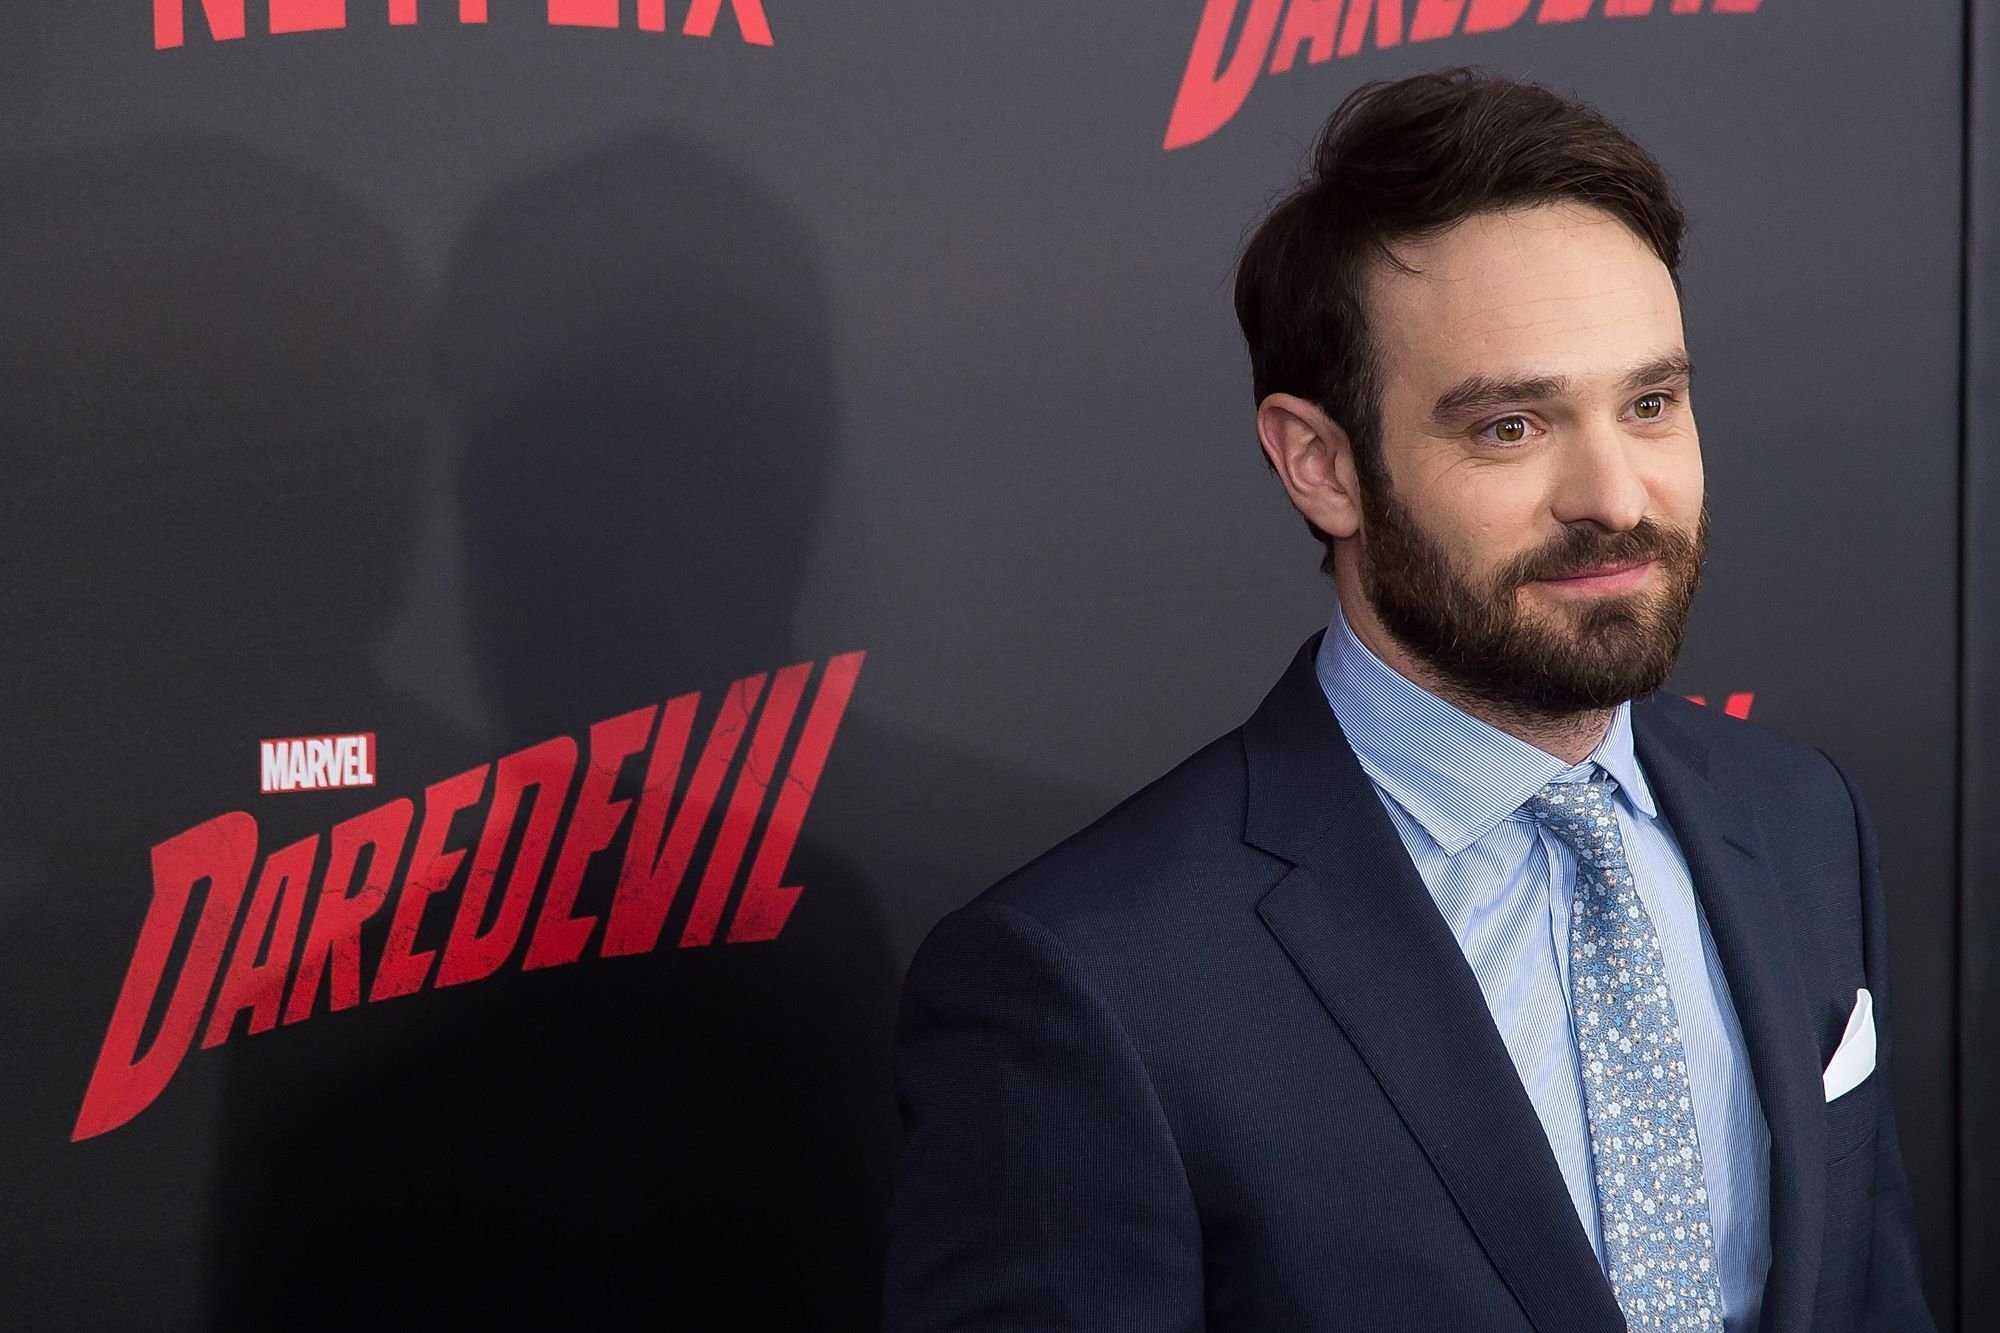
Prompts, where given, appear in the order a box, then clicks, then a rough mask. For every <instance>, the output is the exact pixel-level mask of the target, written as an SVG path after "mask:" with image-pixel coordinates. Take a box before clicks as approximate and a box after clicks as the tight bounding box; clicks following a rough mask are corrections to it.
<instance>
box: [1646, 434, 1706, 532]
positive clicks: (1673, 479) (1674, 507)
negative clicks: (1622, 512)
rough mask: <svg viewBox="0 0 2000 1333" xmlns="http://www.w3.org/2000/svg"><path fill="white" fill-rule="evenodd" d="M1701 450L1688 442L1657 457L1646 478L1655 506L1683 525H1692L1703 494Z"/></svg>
mask: <svg viewBox="0 0 2000 1333" xmlns="http://www.w3.org/2000/svg"><path fill="white" fill-rule="evenodd" d="M1703 485H1704V481H1703V474H1702V465H1701V450H1700V448H1699V447H1697V446H1696V445H1695V444H1694V443H1693V442H1692V441H1690V442H1689V443H1688V445H1687V446H1686V447H1685V448H1684V449H1679V450H1676V451H1674V452H1673V453H1672V454H1670V455H1667V456H1665V457H1663V458H1662V459H1661V460H1660V466H1659V467H1658V468H1656V469H1655V470H1654V472H1653V475H1652V477H1651V478H1650V479H1649V483H1648V489H1649V490H1650V491H1651V492H1652V494H1653V499H1654V503H1655V505H1656V506H1657V507H1658V508H1659V509H1660V510H1662V511H1663V512H1665V513H1666V514H1668V515H1670V516H1671V517H1673V519H1674V520H1675V521H1677V522H1679V523H1680V524H1682V525H1683V526H1690V527H1691V526H1693V524H1694V521H1695V519H1696V517H1697V516H1698V515H1699V514H1700V513H1701V501H1702V494H1703Z"/></svg>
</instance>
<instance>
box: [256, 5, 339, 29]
mask: <svg viewBox="0 0 2000 1333" xmlns="http://www.w3.org/2000/svg"><path fill="white" fill-rule="evenodd" d="M346 26H347V0H271V31H272V32H274V33H277V32H324V31H326V30H327V29H329V28H344V27H346Z"/></svg>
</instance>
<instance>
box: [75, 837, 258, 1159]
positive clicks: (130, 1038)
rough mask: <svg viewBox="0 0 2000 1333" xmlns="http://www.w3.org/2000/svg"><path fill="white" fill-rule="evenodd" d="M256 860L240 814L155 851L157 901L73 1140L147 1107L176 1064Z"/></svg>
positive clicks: (148, 912) (151, 906)
mask: <svg viewBox="0 0 2000 1333" xmlns="http://www.w3.org/2000/svg"><path fill="white" fill-rule="evenodd" d="M256 862H257V821H256V820H255V819H254V818H252V817H251V816H250V815H248V814H245V813H244V812H243V811H241V810H237V811H233V812H231V813H230V814H226V815H217V816H216V817H215V818H214V819H211V820H209V821H208V822H206V823H204V824H197V825H195V827H193V828H191V829H189V830H188V831H187V832H185V833H181V834H177V835H175V836H174V837H171V838H169V839H167V840H166V841H165V842H163V843H160V844H159V845H157V846H155V847H154V848H153V900H152V902H151V903H149V904H148V905H147V908H146V920H145V922H144V923H143V924H142V925H141V926H140V927H139V942H138V945H137V946H136V947H135V948H134V949H133V950H132V961H131V963H130V964H129V965H127V967H126V969H125V980H124V983H123V984H122V985H120V986H119V988H118V1001H117V1003H116V1004H115V1005H113V1006H112V1010H111V1024H110V1026H109V1027H108V1028H107V1029H106V1030H105V1033H104V1045H103V1046H102V1047H101V1048H100V1049H99V1050H98V1052H97V1064H96V1066H95V1067H94V1068H93V1069H92V1070H91V1073H90V1086H89V1087H88V1088H87V1089H86V1090H85V1091H84V1094H83V1106H82V1108H81V1109H80V1110H79V1111H78V1112H77V1117H76V1126H75V1128H74V1129H72V1130H71V1131H70V1141H71V1142H72V1143H74V1142H77V1141H79V1140H82V1139H88V1138H93V1137H95V1136H96V1135H99V1134H102V1133H104V1132H105V1131H106V1130H112V1129H116V1128H118V1126H120V1125H122V1124H124V1123H125V1122H126V1121H128V1120H130V1119H131V1118H132V1117H133V1116H135V1115H137V1114H139V1112H141V1111H143V1110H145V1109H146V1108H147V1107H148V1106H150V1105H151V1104H152V1102H153V1099H154V1098H156V1097H158V1096H159V1095H160V1092H161V1091H162V1090H163V1089H164V1088H165V1087H166V1086H167V1082H168V1080H170V1079H172V1078H173V1076H174V1071H175V1070H176V1069H179V1068H180V1063H181V1059H182V1057H183V1056H185V1055H186V1054H187V1049H188V1045H189V1044H190V1043H191V1042H192V1041H193V1040H194V1031H195V1028H196V1026H197V1025H198V1024H199V1023H200V1022H201V1011H202V1006H203V1005H205V1004H207V1003H208V992H209V989H210V987H211V986H213V985H214V983H215V973H216V970H217V969H218V968H219V967H220V966H221V965H222V953H223V950H224V949H225V948H227V947H228V945H229V930H230V927H231V926H233V925H234V924H235V922H236V909H237V907H239V906H240V905H241V904H242V902H243V890H244V888H245V887H246V886H247V885H248V884H249V882H250V871H251V868H252V867H253V866H255V864H256ZM203 880H206V881H208V892H207V894H206V895H205V897H204V898H203V901H202V906H201V919H200V920H199V921H198V922H196V924H195V930H194V938H193V939H192V940H191V941H190V942H189V944H188V952H187V958H186V960H185V961H184V962H182V964H181V971H180V976H179V977H178V978H177V979H176V980H175V982H174V990H173V995H172V997H171V998H170V999H169V1000H168V1001H167V1012H166V1016H165V1017H164V1018H163V1019H162V1020H161V1022H160V1030H159V1032H158V1033H156V1034H155V1035H154V1037H153V1045H152V1048H151V1049H150V1050H148V1051H147V1052H146V1053H145V1054H144V1055H143V1056H142V1055H140V1054H139V1037H140V1035H141V1033H142V1031H143V1029H144V1028H145V1025H146V1016H147V1015H148V1014H149V1013H150V1012H151V1011H152V1008H153V999H154V997H155V996H156V995H157V994H158V993H159V989H160V982H161V981H162V980H163V979H164V976H165V973H166V967H167V955H168V952H169V951H170V950H171V949H172V948H173V944H174V937H175V936H176V935H177V934H178V933H179V931H180V924H181V918H182V916H183V915H184V914H185V913H186V911H187V907H188V900H189V899H190V898H191V897H192V896H193V894H194V886H195V885H196V884H198V883H200V882H202V881H203Z"/></svg>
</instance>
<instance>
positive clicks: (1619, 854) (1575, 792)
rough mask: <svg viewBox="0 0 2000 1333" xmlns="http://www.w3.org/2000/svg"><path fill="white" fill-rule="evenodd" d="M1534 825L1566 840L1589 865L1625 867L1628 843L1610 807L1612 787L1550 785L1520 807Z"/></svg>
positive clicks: (1592, 783)
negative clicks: (1621, 835)
mask: <svg viewBox="0 0 2000 1333" xmlns="http://www.w3.org/2000/svg"><path fill="white" fill-rule="evenodd" d="M1521 808H1522V809H1523V810H1526V811H1527V812H1528V813H1529V814H1530V815H1532V816H1534V819H1535V822H1536V823H1538V824H1540V825H1541V826H1542V827H1543V828H1546V829H1547V830H1548V831H1549V832H1551V833H1553V834H1555V835H1556V836H1557V837H1558V838H1561V839H1562V840H1563V843H1564V845H1566V846H1567V847H1568V848H1569V849H1570V850H1571V851H1572V852H1575V853H1576V859H1577V860H1579V861H1582V862H1583V863H1584V864H1586V865H1592V866H1600V867H1608V866H1622V865H1624V864H1625V842H1624V839H1622V838H1621V837H1619V836H1618V816H1617V812H1616V811H1615V810H1613V808H1612V805H1611V783H1610V782H1608V781H1606V780H1604V779H1602V778H1593V779H1591V780H1589V781H1587V782H1551V783H1550V784H1549V785H1548V786H1546V787H1544V788H1542V789H1541V790H1540V791H1538V792H1536V793H1535V794H1534V795H1533V796H1530V797H1529V798H1528V799H1527V801H1526V802H1525V803H1524V804H1523V805H1522V806H1521Z"/></svg>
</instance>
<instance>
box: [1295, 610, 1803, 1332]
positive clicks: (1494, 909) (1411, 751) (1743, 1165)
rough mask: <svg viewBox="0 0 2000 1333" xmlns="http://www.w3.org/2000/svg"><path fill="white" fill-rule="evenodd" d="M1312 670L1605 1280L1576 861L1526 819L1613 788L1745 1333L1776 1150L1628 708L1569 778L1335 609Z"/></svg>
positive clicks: (1765, 1243) (1730, 1321) (1557, 762)
mask: <svg viewBox="0 0 2000 1333" xmlns="http://www.w3.org/2000/svg"><path fill="white" fill-rule="evenodd" d="M1317 665H1318V670H1319V683H1320V688H1321V689H1322V690H1324V691H1325V693H1326V700H1327V703H1328V704H1329V705H1330V706H1331V707H1332V708H1333V713H1334V716H1335V717H1336V718H1337V719H1338V720H1339V722H1340V729H1341V731H1342V732H1344V733H1345V734H1346V736H1347V740H1348V743H1349V744H1350V745H1352V746H1353V747H1354V753H1355V756H1356V758H1358V759H1359V760H1360V761H1361V768H1362V771H1363V772H1365V773H1367V775H1368V777H1369V780H1370V781H1371V782H1373V783H1374V786H1375V793H1376V795H1378V796H1380V797H1381V798H1382V805H1383V807H1384V808H1385V809H1386V810H1387V811H1388V812H1389V818H1390V819H1391V820H1392V821H1393V822H1394V823H1395V826H1396V831H1397V833H1399V834H1400V835H1401V836H1402V839H1403V846H1404V847H1406V848H1408V849H1409V853H1410V859H1411V860H1412V861H1413V862H1414V863H1415V864H1416V868H1417V873H1418V874H1419V875H1420V876H1421V877H1422V878H1423V881H1424V885H1425V887H1427V888H1428V889H1429V890H1430V894H1431V898H1432V899H1433V900H1434V901H1435V902H1436V903H1437V908H1438V911H1439V912H1440V913H1441V914H1442V915H1443V916H1444V920H1445V924H1446V925H1447V926H1449V927H1450V928H1451V933H1452V936H1453V937H1454V938H1455V939H1457V941H1458V946H1459V948H1460V949H1462V950H1463V951H1464V953H1465V960H1466V962H1468V963H1469V964H1471V965H1472V972H1473V975H1474V976H1475V977H1477V978H1478V980H1479V989H1480V991H1481V992H1482V993H1483V994H1484V995H1485V996H1486V1007H1487V1008H1488V1009H1489V1010H1491V1011H1492V1014H1493V1022H1494V1024H1495V1026H1497V1027H1498V1028H1499V1030H1500V1039H1501V1040H1502V1041H1503V1042H1504V1043H1505V1044H1506V1047H1507V1053H1508V1054H1509V1055H1510V1056H1512V1057H1513V1061H1514V1067H1515V1069H1517V1070H1518V1071H1519V1072H1520V1075H1521V1085H1522V1087H1524V1088H1525V1089H1527V1093H1528V1099H1529V1100H1530V1101H1531V1102H1533V1103H1534V1107H1535V1113H1536V1115H1537V1116H1539V1117H1540V1118H1541V1122H1542V1129H1543V1130H1544V1131H1545V1132H1546V1133H1547V1134H1548V1138H1549V1146H1550V1148H1552V1149H1553V1150H1554V1152H1555V1159H1556V1163H1557V1165H1558V1166H1560V1167H1561V1168H1562V1174H1563V1180H1564V1183H1566V1184H1567V1185H1568V1186H1569V1194H1570V1199H1571V1201H1572V1202H1573V1203H1574V1204H1575V1205H1576V1214H1577V1217H1578V1219H1579V1220H1580V1221H1581V1222H1582V1223H1583V1230H1584V1233H1585V1234H1586V1235H1587V1236H1589V1237H1590V1243H1591V1245H1592V1247H1593V1248H1594V1249H1595V1250H1596V1251H1597V1260H1598V1263H1599V1265H1600V1266H1601V1265H1602V1264H1603V1262H1604V1239H1603V1236H1602V1235H1601V1233H1600V1231H1599V1228H1598V1221H1597V1189H1596V1185H1595V1182H1594V1179H1593V1175H1592V1171H1591V1162H1590V1132H1589V1127H1588V1122H1587V1120H1586V1118H1585V1113H1584V1101H1583V1082H1582V1076H1581V1075H1580V1073H1579V1072H1578V1069H1577V1055H1576V1051H1577V1047H1576V1034H1575V1032H1574V1030H1573V1028H1572V1025H1571V1016H1570V1003H1569V996H1570V991H1569V912H1570V900H1571V897H1572V895H1573V894H1574V892H1575V886H1576V858H1575V855H1574V854H1573V853H1572V852H1571V851H1570V850H1569V848H1567V847H1566V846H1564V845H1563V844H1562V842H1561V841H1560V840H1559V839H1558V838H1556V837H1555V835H1554V834H1552V833H1550V832H1549V831H1547V830H1546V829H1544V828H1542V827H1541V826H1540V825H1539V824H1537V823H1536V822H1535V821H1534V819H1533V818H1532V817H1531V816H1529V815H1528V814H1526V813H1525V812H1523V811H1522V809H1521V805H1522V803H1523V802H1525V801H1526V800H1527V799H1528V798H1529V797H1531V796H1533V795H1534V794H1535V793H1536V792H1538V791H1540V790H1541V789H1542V787H1543V786H1544V785H1545V784H1547V783H1549V782H1554V781H1565V782H1581V781H1584V780H1585V779H1587V778H1590V777H1592V776H1593V775H1594V774H1595V773H1596V772H1602V773H1603V774H1605V775H1607V776H1609V777H1610V779H1611V780H1612V782H1613V783H1614V784H1615V794H1614V796H1613V804H1614V805H1615V806H1616V808H1617V813H1618V827H1619V831H1620V833H1621V834H1622V835H1623V838H1624V842H1625V853H1626V860H1627V862H1628V864H1629V865H1630V866H1631V868H1632V874H1633V876H1634V878H1635V879H1637V881H1638V888H1639V897H1640V899H1641V900H1642V901H1643V902H1644V903H1645V905H1646V911H1647V913H1648V914H1650V915H1651V916H1652V918H1653V925H1654V928H1655V929H1656V931H1657V932H1658V935H1659V940H1660V952H1661V955H1662V958H1663V961H1664V963H1665V965H1666V972H1667V984H1668V986H1669V987H1670V988H1671V990H1672V994H1673V1003H1674V1010H1675V1014H1676V1016H1677V1017H1678V1018H1679V1020H1680V1031H1681V1044H1682V1045H1683V1046H1684V1047H1685V1048H1686V1051H1687V1061H1688V1082H1689V1085H1690V1091H1691V1093H1692V1097H1693V1101H1694V1116H1695V1130H1696V1134H1697V1136H1698V1138H1699V1140H1700V1143H1701V1158H1702V1173H1703V1175H1704V1177H1705V1178H1706V1183H1707V1186H1708V1207H1709V1220H1710V1224H1711V1226H1712V1227H1713V1229H1714V1232H1715V1241H1716V1258H1717V1262H1718V1263H1720V1265H1721V1269H1722V1303H1723V1312H1724V1325H1725V1327H1726V1328H1727V1330H1728V1333H1752V1330H1754V1329H1755V1328H1756V1327H1757V1317H1758V1314H1759V1312H1760V1311H1761V1309H1762V1308H1763V1302H1764V1276H1765V1274H1766V1272H1767V1271H1768V1270H1769V1268H1770V1259H1771V1250H1770V1189H1769V1179H1770V1174H1769V1173H1770V1151H1771V1135H1770V1131H1769V1129H1768V1128H1767V1127H1766V1125H1765V1123H1764V1114H1763V1111H1762V1109H1761V1107H1760V1106H1759V1105H1758V1102H1757V1090H1756V1086H1755V1084H1754V1083H1753V1082H1752V1081H1751V1075H1750V1065H1749V1061H1748V1058H1747V1056H1746V1054H1745V1052H1744V1047H1743V1033H1742V1030H1741V1028H1740V1027H1739V1026H1738V1024H1737V1021H1736V1010H1735V1007H1734V1006H1733V1005H1732V1004H1731V1002H1730V998H1729V987H1728V985H1727V983H1726V982H1725V980H1724V978H1723V975H1722V965H1721V963H1720V962H1719V961H1718V959H1717V957H1716V953H1715V941H1714V939H1713V938H1712V937H1711V936H1710V934H1709V929H1708V922H1707V921H1706V920H1705V919H1704V918H1703V916H1702V913H1701V909H1700V905H1699V904H1698V903H1697V902H1696V900H1695V896H1694V883H1693V880H1692V879H1691V878H1690V876H1689V874H1688V867H1687V860H1686V858H1685V857H1683V856H1682V855H1681V851H1680V847H1679V845H1678V844H1677V843H1676V842H1675V841H1674V836H1673V831H1672V830H1671V829H1669V828H1668V827H1667V823H1666V820H1665V819H1664V818H1663V817H1662V816H1661V814H1660V812H1659V810H1658V809H1657V808H1656V807H1655V805H1654V804H1653V794H1652V791H1651V789H1650V788H1648V787H1647V785H1646V776H1645V774H1644V773H1643V772H1642V771H1641V770H1640V768H1639V760H1638V756H1637V755H1636V754H1634V753H1633V749H1632V706H1631V705H1630V704H1623V705H1620V706H1619V708H1618V710H1617V712H1616V713H1615V714H1614V715H1613V717H1612V722H1611V728H1610V730H1609V732H1608V733H1607V734H1606V735H1605V737H1604V741H1603V743H1602V744H1600V745H1599V746H1598V747H1597V749H1596V750H1595V751H1594V752H1593V753H1592V754H1591V756H1590V757H1589V758H1588V759H1585V760H1584V761H1583V762H1582V763H1579V764H1574V765H1571V764H1566V763H1564V762H1563V761H1562V760H1561V759H1558V758H1557V757H1556V756H1554V755H1552V754H1549V753H1548V752H1547V751H1545V750H1541V749H1538V748H1537V747H1535V746H1533V745H1530V744H1528V743H1527V742H1526V741H1523V740H1520V739H1518V738H1517V737H1514V736H1510V735H1508V734H1507V733H1506V732H1504V731H1501V730H1499V729H1498V728H1497V727H1494V726H1491V725H1489V724H1488V723H1486V722H1482V721H1480V720H1479V719H1478V718H1476V717H1473V716H1472V715H1471V714H1469V713H1467V712H1465V711H1464V710H1463V709H1460V708H1458V707H1456V706H1455V705H1453V704H1450V703H1447V702H1446V701H1445V700H1443V699H1441V698H1439V697H1438V696H1437V695H1435V694H1432V693H1431V692H1430V691H1429V690H1426V689H1424V688H1423V687H1422V686H1420V685H1418V684H1416V683H1415V682H1414V681H1411V680H1410V679H1409V678H1407V677H1405V676H1403V675H1400V674H1399V673H1397V672H1396V671H1394V670H1393V669H1391V668H1390V667H1389V666H1387V665H1386V664H1384V663H1383V662H1382V660H1381V659H1380V658H1378V657H1376V656H1375V654H1374V653H1372V652H1370V651H1369V650H1368V648H1367V646H1366V645H1364V644H1363V643H1362V642H1361V641H1360V640H1359V639H1357V638H1355V637H1354V631H1353V630H1352V629H1350V628H1349V627H1348V624H1347V619H1346V617H1345V616H1344V615H1342V614H1341V611H1340V609H1339V607H1338V606H1336V607H1335V609H1334V613H1333V621H1332V623H1331V624H1330V625H1329V626H1328V627H1327V632H1326V638H1325V640H1324V641H1323V642H1322V643H1321V645H1320V651H1319V659H1318V663H1317Z"/></svg>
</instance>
